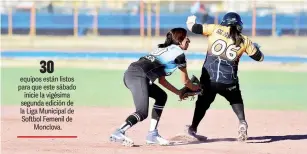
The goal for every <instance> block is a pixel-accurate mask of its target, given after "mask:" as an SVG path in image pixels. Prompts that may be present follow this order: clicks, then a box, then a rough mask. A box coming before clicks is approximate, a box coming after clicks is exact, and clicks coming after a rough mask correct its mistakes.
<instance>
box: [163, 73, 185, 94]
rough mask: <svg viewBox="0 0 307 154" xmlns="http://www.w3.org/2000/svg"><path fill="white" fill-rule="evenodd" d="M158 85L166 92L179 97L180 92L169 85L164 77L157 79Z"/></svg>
mask: <svg viewBox="0 0 307 154" xmlns="http://www.w3.org/2000/svg"><path fill="white" fill-rule="evenodd" d="M159 83H160V84H161V85H162V86H163V87H165V88H166V89H167V90H169V91H171V92H173V93H174V94H176V95H180V90H178V89H177V88H176V87H174V86H173V85H172V84H171V83H169V82H168V81H167V80H166V79H165V76H162V77H160V78H159Z"/></svg>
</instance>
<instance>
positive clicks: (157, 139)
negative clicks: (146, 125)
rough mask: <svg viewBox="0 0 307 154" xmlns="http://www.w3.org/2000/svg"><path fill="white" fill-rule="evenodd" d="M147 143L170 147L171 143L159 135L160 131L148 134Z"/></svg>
mask: <svg viewBox="0 0 307 154" xmlns="http://www.w3.org/2000/svg"><path fill="white" fill-rule="evenodd" d="M146 143H147V144H149V145H151V144H158V145H170V142H169V141H168V140H166V139H164V138H163V137H161V136H160V135H159V133H158V130H157V129H156V130H154V131H150V132H148V135H147V137H146Z"/></svg>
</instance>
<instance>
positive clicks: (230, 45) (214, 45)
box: [202, 24, 263, 84]
mask: <svg viewBox="0 0 307 154" xmlns="http://www.w3.org/2000/svg"><path fill="white" fill-rule="evenodd" d="M202 27H203V29H202V32H203V35H205V36H207V37H208V49H207V56H206V60H205V63H204V67H205V68H206V69H207V70H208V72H209V75H210V78H211V81H212V82H219V83H225V84H231V83H234V82H236V81H237V71H238V64H239V61H240V57H241V56H242V54H243V53H244V52H245V53H246V54H247V55H248V56H251V57H252V56H254V55H255V54H256V53H257V51H258V48H257V47H256V46H254V44H253V43H252V41H251V40H250V39H249V38H248V37H247V36H244V35H242V36H243V38H244V42H243V43H241V44H240V45H239V46H236V45H235V44H234V41H233V40H232V38H231V37H230V35H229V33H230V27H227V26H222V25H217V24H204V25H202ZM262 59H263V57H261V59H260V60H262Z"/></svg>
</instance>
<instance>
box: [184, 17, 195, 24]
mask: <svg viewBox="0 0 307 154" xmlns="http://www.w3.org/2000/svg"><path fill="white" fill-rule="evenodd" d="M195 22H196V16H195V15H191V16H189V17H188V18H187V22H186V23H187V24H195Z"/></svg>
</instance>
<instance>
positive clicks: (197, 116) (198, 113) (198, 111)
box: [190, 100, 210, 131]
mask: <svg viewBox="0 0 307 154" xmlns="http://www.w3.org/2000/svg"><path fill="white" fill-rule="evenodd" d="M209 106H210V105H204V104H203V102H201V101H199V100H197V101H196V106H195V110H194V115H193V121H192V125H191V127H190V128H191V129H193V130H194V131H197V127H198V125H199V123H200V121H201V120H202V119H203V118H204V116H205V114H206V111H207V109H208V108H209Z"/></svg>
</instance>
